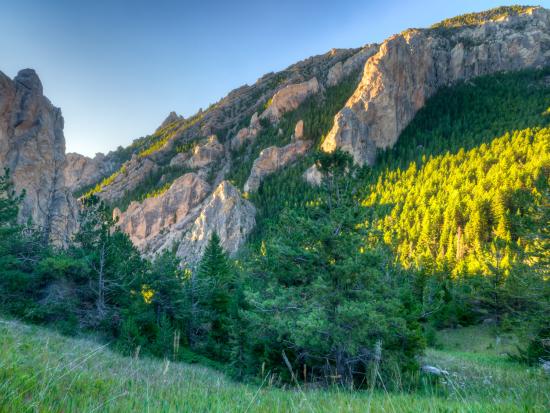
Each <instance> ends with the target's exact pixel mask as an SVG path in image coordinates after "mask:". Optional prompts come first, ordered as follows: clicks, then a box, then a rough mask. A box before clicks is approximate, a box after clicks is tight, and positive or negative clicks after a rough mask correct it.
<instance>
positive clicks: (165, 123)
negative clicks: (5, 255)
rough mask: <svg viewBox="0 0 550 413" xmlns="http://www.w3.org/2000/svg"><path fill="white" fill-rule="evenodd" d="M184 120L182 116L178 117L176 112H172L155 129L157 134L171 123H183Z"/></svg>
mask: <svg viewBox="0 0 550 413" xmlns="http://www.w3.org/2000/svg"><path fill="white" fill-rule="evenodd" d="M184 120H185V118H184V117H183V116H180V115H178V114H177V113H176V112H174V111H172V112H170V113H169V114H168V116H166V119H164V120H163V121H162V123H161V124H160V126H159V127H158V128H157V132H158V131H160V130H161V129H164V128H165V127H167V126H168V125H170V124H171V123H174V122H179V121H184Z"/></svg>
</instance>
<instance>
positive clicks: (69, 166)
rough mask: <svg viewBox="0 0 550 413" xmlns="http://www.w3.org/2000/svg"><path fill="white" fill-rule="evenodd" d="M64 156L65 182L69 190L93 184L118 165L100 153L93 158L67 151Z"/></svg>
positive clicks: (110, 172)
mask: <svg viewBox="0 0 550 413" xmlns="http://www.w3.org/2000/svg"><path fill="white" fill-rule="evenodd" d="M65 158H66V165H65V170H64V175H65V184H66V185H67V187H68V188H69V189H70V190H71V191H77V190H79V189H82V188H86V187H88V186H90V185H93V184H95V183H96V182H98V181H100V180H101V179H102V178H104V177H106V176H109V175H110V174H112V173H113V172H114V171H115V170H116V169H117V167H118V166H119V165H118V164H116V163H115V162H113V161H111V160H109V159H108V157H107V156H105V155H104V154H102V153H98V154H97V155H96V156H95V157H93V158H89V157H87V156H84V155H80V154H78V153H68V154H67V155H66V156H65Z"/></svg>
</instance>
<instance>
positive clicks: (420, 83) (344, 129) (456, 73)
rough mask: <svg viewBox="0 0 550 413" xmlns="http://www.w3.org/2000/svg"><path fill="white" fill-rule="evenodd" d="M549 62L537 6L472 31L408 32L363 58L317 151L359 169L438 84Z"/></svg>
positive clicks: (549, 15) (549, 27) (546, 18)
mask: <svg viewBox="0 0 550 413" xmlns="http://www.w3.org/2000/svg"><path fill="white" fill-rule="evenodd" d="M549 63H550V12H549V11H548V10H545V9H542V8H531V9H528V10H527V11H526V12H525V13H522V14H519V15H513V16H510V17H507V18H505V19H500V20H498V21H487V22H485V23H483V24H480V25H475V26H465V27H457V28H450V29H425V30H408V31H406V32H404V33H402V34H399V35H395V36H393V37H391V38H389V39H388V40H386V41H385V42H384V43H383V44H382V45H381V46H380V49H379V50H378V52H377V53H376V54H374V55H373V56H371V57H370V58H369V59H368V60H367V62H366V64H365V68H364V71H363V76H362V79H361V82H360V83H359V86H358V87H357V89H356V90H355V92H354V94H353V95H352V96H351V97H350V99H349V100H348V102H347V103H346V105H345V107H344V108H343V109H342V110H341V111H340V112H339V113H338V114H337V115H336V117H335V121H334V125H333V128H332V130H331V131H330V133H329V134H328V135H327V138H326V139H325V140H324V142H323V145H322V149H323V150H325V151H328V152H330V151H333V150H335V149H336V148H341V149H342V150H344V151H347V152H349V153H350V154H351V155H352V156H353V158H354V160H355V162H357V163H358V164H365V163H367V164H372V163H374V161H375V154H376V150H377V149H378V148H388V147H391V146H393V145H394V144H395V142H396V141H397V138H398V137H399V134H400V133H401V132H402V131H403V129H404V128H405V127H406V126H407V124H408V123H409V122H410V121H411V120H412V118H413V117H414V115H415V114H416V113H417V112H418V110H419V109H420V108H422V107H423V106H424V104H425V102H426V100H427V99H428V98H429V97H430V96H432V95H433V94H434V93H435V92H436V91H437V90H438V89H439V88H440V87H442V86H446V85H449V84H452V83H454V82H456V81H459V80H465V79H470V78H473V77H476V76H481V75H486V74H491V73H495V72H499V71H509V70H520V69H525V68H536V67H542V66H545V65H548V64H549Z"/></svg>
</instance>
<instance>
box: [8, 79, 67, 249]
mask: <svg viewBox="0 0 550 413" xmlns="http://www.w3.org/2000/svg"><path fill="white" fill-rule="evenodd" d="M65 162H66V159H65V137H64V136H63V117H62V116H61V110H60V109H58V108H56V107H54V106H53V105H52V104H51V103H50V101H49V100H48V99H47V98H46V97H45V96H44V95H43V91H42V83H41V82H40V79H39V78H38V76H37V75H36V73H35V71H34V70H32V69H25V70H21V71H20V72H19V73H18V75H17V76H16V77H15V79H13V81H12V80H11V79H10V78H9V77H7V76H6V75H5V74H3V73H2V72H0V168H2V169H3V168H9V170H10V174H11V178H12V180H13V182H14V185H15V188H16V190H17V191H18V192H21V191H23V190H25V191H26V195H25V198H24V200H23V203H22V205H21V208H20V220H21V221H22V222H23V221H27V220H28V219H32V222H33V224H35V225H37V226H38V227H40V228H41V229H42V230H43V232H44V236H45V238H46V239H49V240H51V241H53V242H55V243H56V244H58V245H64V244H66V243H67V241H68V239H69V237H70V235H71V234H72V233H73V232H74V230H75V229H76V225H77V208H76V204H75V201H74V199H73V198H72V195H71V193H70V191H69V190H68V188H67V186H66V185H65V177H64V173H63V171H64V168H65Z"/></svg>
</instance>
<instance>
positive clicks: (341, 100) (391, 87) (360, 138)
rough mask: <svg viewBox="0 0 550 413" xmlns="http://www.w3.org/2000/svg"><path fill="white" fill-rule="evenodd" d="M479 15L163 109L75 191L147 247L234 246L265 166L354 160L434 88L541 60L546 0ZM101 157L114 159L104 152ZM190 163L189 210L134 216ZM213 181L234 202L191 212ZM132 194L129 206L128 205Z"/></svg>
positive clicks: (385, 139)
mask: <svg viewBox="0 0 550 413" xmlns="http://www.w3.org/2000/svg"><path fill="white" fill-rule="evenodd" d="M477 16H481V17H479V18H478V19H475V18H473V17H471V16H470V17H469V18H468V19H466V20H465V22H464V23H463V24H458V23H456V22H455V23H453V24H445V25H443V26H437V27H433V28H430V29H411V30H407V31H405V32H403V33H401V34H399V35H395V36H393V37H391V38H389V39H388V40H386V41H385V42H383V43H382V44H381V45H376V44H373V45H367V46H365V47H363V48H361V49H349V50H333V51H331V52H329V53H326V54H324V55H320V56H315V57H312V58H309V59H306V60H304V61H302V62H299V63H297V64H295V65H292V66H290V67H289V68H288V69H286V70H284V71H282V72H279V73H275V74H268V75H266V76H264V77H262V78H261V79H259V80H258V81H257V82H256V83H255V84H254V85H252V86H243V87H242V88H239V89H237V90H235V91H233V92H231V93H230V94H229V95H228V96H227V97H225V98H223V99H222V100H220V101H219V102H218V103H216V104H214V105H212V106H210V107H209V108H208V109H206V110H204V111H202V110H201V111H199V112H198V113H197V114H195V115H194V116H192V117H190V118H188V119H184V118H182V117H181V116H178V115H176V114H174V113H172V114H171V115H169V116H168V118H167V119H166V120H165V121H164V122H163V123H162V125H161V127H159V128H158V129H157V131H156V132H155V133H154V134H152V135H150V136H147V137H144V138H140V139H138V140H136V141H135V142H134V144H133V145H132V146H131V147H129V148H126V149H120V150H119V151H118V152H119V153H120V155H121V156H119V157H118V158H117V159H125V162H124V163H123V164H122V165H121V166H120V168H119V169H118V170H116V171H115V172H113V173H112V174H111V175H110V176H108V177H106V178H105V179H104V180H102V181H101V182H98V183H97V184H96V185H95V186H94V185H92V188H91V189H90V186H86V185H84V181H83V182H82V184H83V185H82V186H81V188H80V190H79V191H77V192H78V193H79V194H82V193H83V192H84V190H86V189H89V191H88V192H87V194H95V195H97V196H99V197H100V198H101V199H103V200H104V201H106V202H107V203H108V204H109V205H110V206H111V207H113V208H118V209H117V211H116V215H117V217H119V218H120V220H121V222H122V223H123V224H122V226H121V228H122V229H123V231H125V232H126V233H127V234H128V235H129V236H130V238H131V239H132V240H133V241H134V243H135V245H137V246H138V247H139V248H140V249H141V250H142V252H144V253H145V254H147V255H150V256H152V255H155V254H157V253H159V252H161V251H164V250H166V249H169V248H170V247H171V246H172V245H173V244H174V243H179V242H180V241H181V242H182V243H183V244H185V247H183V248H181V249H180V250H179V253H178V254H179V256H180V258H182V261H183V262H184V265H188V266H191V267H192V266H194V265H195V263H196V261H198V259H199V258H200V255H201V251H203V250H204V245H205V243H206V241H207V239H208V238H209V237H210V236H211V234H212V233H214V232H217V233H220V234H221V241H222V245H223V246H224V247H225V248H226V250H227V251H228V252H229V253H231V254H235V253H237V250H238V249H240V247H242V245H244V242H245V240H246V239H247V238H248V236H249V235H250V233H251V231H252V229H253V227H254V224H253V214H252V213H251V211H252V209H251V208H248V207H244V208H241V207H240V205H243V204H245V205H246V204H247V202H246V201H243V200H241V199H240V198H241V195H244V196H245V197H246V196H248V195H249V194H247V193H248V192H256V191H258V190H259V189H260V186H261V183H262V182H263V181H264V180H265V179H268V178H269V176H270V175H280V174H284V173H285V172H284V169H285V168H286V167H287V166H289V165H291V164H295V163H296V162H300V160H301V159H302V158H303V157H304V156H307V155H308V154H311V153H312V152H315V151H316V150H317V147H318V145H321V148H322V150H325V151H329V152H330V151H333V150H335V149H336V148H339V149H342V150H344V151H347V152H349V153H350V154H351V155H352V156H353V157H354V159H355V161H356V162H358V163H360V164H362V163H364V162H368V163H369V164H373V163H374V159H375V156H376V153H377V150H378V149H380V148H389V147H393V146H394V145H395V143H396V141H397V138H398V136H399V134H400V133H401V131H402V130H403V129H404V128H405V127H406V126H407V124H408V123H409V122H410V121H411V120H412V119H413V117H414V115H415V114H416V112H417V111H418V110H420V109H421V108H422V107H423V106H424V104H425V103H426V101H427V100H428V99H429V98H430V96H432V95H433V94H434V93H436V92H437V91H438V90H439V89H440V88H443V87H445V86H448V85H452V84H454V83H456V82H457V81H461V80H466V79H472V78H475V77H478V76H481V75H487V74H490V73H495V72H500V71H507V70H508V71H510V70H512V71H513V70H521V69H525V68H540V67H544V66H545V65H547V64H548V63H549V62H550V32H549V30H550V13H549V12H548V11H547V10H545V9H542V8H538V7H520V8H517V7H516V8H502V9H498V10H497V11H494V13H493V14H491V13H489V14H486V15H485V14H483V13H481V14H479V15H477ZM308 110H309V111H310V113H308ZM311 112H313V113H311ZM312 115H314V116H312ZM335 115H336V116H335ZM123 153H124V154H123ZM71 159H72V158H71ZM107 160H108V161H109V162H110V163H109V164H108V165H109V166H112V165H113V163H112V160H113V155H111V156H108V157H107V158H106V161H105V162H107ZM72 161H73V165H74V166H73V168H74V167H79V168H81V169H80V170H83V171H84V170H88V169H89V170H90V171H91V172H90V173H92V172H93V174H94V176H96V175H97V171H98V170H99V169H101V168H100V166H101V165H102V164H101V162H99V163H98V161H97V160H95V161H86V162H84V161H80V162H76V160H74V159H72ZM83 165H84V166H89V168H88V169H86V168H85V167H83ZM103 170H108V168H107V167H104V168H103ZM188 173H195V174H197V179H195V180H194V182H196V185H197V187H205V186H207V185H208V190H207V191H202V192H203V195H202V196H201V197H200V199H199V200H198V203H193V207H191V205H190V206H189V208H188V211H189V213H188V214H185V215H182V214H179V213H178V214H176V218H175V219H173V215H174V214H173V208H168V209H164V210H163V209H161V211H162V212H160V213H159V214H157V215H156V216H155V217H154V219H153V220H152V221H151V222H143V217H144V216H145V215H147V211H150V209H151V208H150V204H151V203H155V204H166V203H167V204H170V203H171V201H170V200H171V199H173V197H172V196H171V195H170V194H171V193H173V192H178V191H180V190H181V188H179V187H180V186H181V182H182V181H181V180H179V178H180V177H182V176H183V175H185V174H188ZM67 175H68V176H74V173H73V172H67ZM87 178H89V177H87ZM73 181H74V179H73ZM224 181H227V182H224ZM87 182H89V180H88V181H87ZM87 182H86V183H87ZM222 183H223V185H224V187H226V188H229V187H233V186H234V187H235V188H231V189H230V190H229V192H230V193H231V194H232V195H231V197H229V201H228V203H227V205H226V206H225V209H229V208H231V207H230V205H236V206H239V209H238V210H236V211H235V213H234V214H232V219H230V220H225V219H222V217H221V216H220V213H221V211H222V210H224V207H223V205H222V204H220V205H219V208H218V209H216V210H209V211H208V215H209V217H210V218H209V220H207V221H204V222H202V223H199V222H197V220H196V219H197V217H198V216H200V215H204V214H205V213H206V211H205V210H204V208H205V207H206V205H208V204H211V198H209V195H211V194H213V193H214V192H216V191H219V190H220V185H221V184H222ZM199 192H200V191H199ZM243 192H245V193H244V194H243ZM148 198H158V199H157V200H156V201H154V202H151V201H148ZM252 202H253V204H255V206H256V207H260V208H261V205H258V203H257V202H255V201H254V200H252ZM260 203H263V201H262V200H260ZM130 204H131V205H132V206H131V208H130V209H131V212H128V213H126V210H127V208H128V207H129V205H130ZM128 223H131V225H129V224H128ZM251 223H252V224H251ZM250 224H251V225H250ZM198 228H200V230H199V229H198ZM190 233H191V235H186V234H190Z"/></svg>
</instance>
